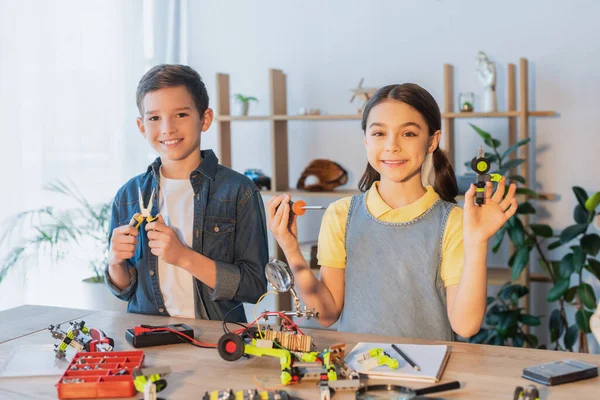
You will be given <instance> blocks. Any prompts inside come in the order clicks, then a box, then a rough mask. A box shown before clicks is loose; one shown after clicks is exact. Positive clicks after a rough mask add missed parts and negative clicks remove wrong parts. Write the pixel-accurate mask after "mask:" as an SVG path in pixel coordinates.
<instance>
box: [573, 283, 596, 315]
mask: <svg viewBox="0 0 600 400" xmlns="http://www.w3.org/2000/svg"><path fill="white" fill-rule="evenodd" d="M577 295H578V296H579V298H580V299H581V302H582V303H583V305H585V306H586V307H587V308H590V309H592V310H593V309H595V308H596V295H595V294H594V289H592V287H591V286H590V285H589V284H587V283H582V284H580V285H579V287H578V288H577Z"/></svg>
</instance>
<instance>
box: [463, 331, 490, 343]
mask: <svg viewBox="0 0 600 400" xmlns="http://www.w3.org/2000/svg"><path fill="white" fill-rule="evenodd" d="M487 335H488V330H487V329H480V330H479V332H477V333H476V334H475V335H473V336H471V337H470V338H469V339H467V340H468V342H469V343H475V344H482V343H483V342H484V340H485V338H486V337H487Z"/></svg>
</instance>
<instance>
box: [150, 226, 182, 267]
mask: <svg viewBox="0 0 600 400" xmlns="http://www.w3.org/2000/svg"><path fill="white" fill-rule="evenodd" d="M157 217H158V220H156V221H154V222H150V223H149V224H146V231H147V232H148V239H149V241H148V245H149V246H150V251H151V252H152V254H154V255H155V256H158V257H160V258H162V259H163V260H164V261H165V262H166V263H168V264H171V265H175V266H178V267H181V266H182V263H181V261H182V256H184V254H185V253H186V250H188V247H187V246H185V245H184V244H183V243H181V241H180V240H179V237H178V236H177V233H175V231H174V230H173V229H171V228H169V227H168V226H167V225H165V220H164V219H163V217H162V215H160V214H158V215H157Z"/></svg>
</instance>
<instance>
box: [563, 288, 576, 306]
mask: <svg viewBox="0 0 600 400" xmlns="http://www.w3.org/2000/svg"><path fill="white" fill-rule="evenodd" d="M575 293H577V286H573V287H570V288H569V290H567V293H565V300H566V301H567V302H569V303H570V302H572V301H573V299H574V298H575Z"/></svg>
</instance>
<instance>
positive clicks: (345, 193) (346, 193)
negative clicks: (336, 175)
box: [261, 189, 361, 200]
mask: <svg viewBox="0 0 600 400" xmlns="http://www.w3.org/2000/svg"><path fill="white" fill-rule="evenodd" d="M360 193H361V192H360V191H359V190H357V189H346V190H334V191H333V192H308V191H306V190H298V189H290V190H286V191H282V190H279V191H274V190H263V191H261V194H262V195H263V196H280V195H282V194H289V195H290V196H291V197H292V200H294V199H297V198H303V197H323V198H331V197H333V198H338V199H341V198H343V197H350V196H353V195H355V194H360Z"/></svg>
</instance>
